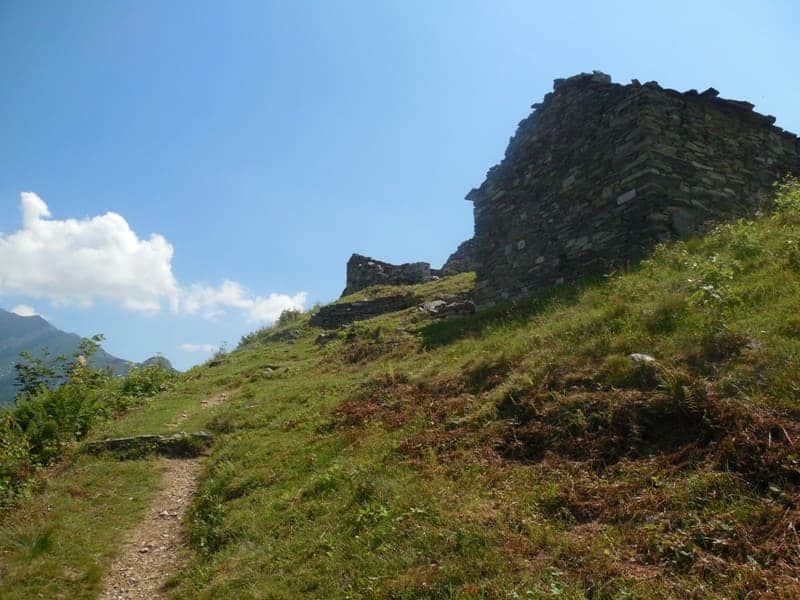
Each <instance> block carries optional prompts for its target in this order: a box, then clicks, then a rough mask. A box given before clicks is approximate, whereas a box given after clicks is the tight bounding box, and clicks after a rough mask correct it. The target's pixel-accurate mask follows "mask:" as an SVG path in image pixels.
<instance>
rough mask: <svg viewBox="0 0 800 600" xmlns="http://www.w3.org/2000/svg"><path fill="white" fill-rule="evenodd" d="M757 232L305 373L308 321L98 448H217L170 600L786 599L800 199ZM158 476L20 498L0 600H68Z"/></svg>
mask: <svg viewBox="0 0 800 600" xmlns="http://www.w3.org/2000/svg"><path fill="white" fill-rule="evenodd" d="M778 204H779V210H778V212H777V213H776V214H775V215H773V216H764V217H761V218H759V219H757V220H755V221H752V222H741V223H738V224H736V225H731V226H726V227H721V228H719V229H717V230H716V231H714V232H713V233H712V234H710V235H707V236H705V237H703V238H697V239H692V240H688V241H686V242H681V243H677V244H674V245H671V246H665V247H661V248H659V249H658V250H657V251H656V252H655V254H654V256H653V257H652V259H650V260H647V261H645V262H643V263H642V264H641V265H639V266H637V267H636V268H634V269H632V270H630V271H629V272H625V273H617V274H613V275H611V276H609V277H606V278H603V279H601V280H592V281H584V282H581V283H579V284H576V285H570V286H562V287H558V288H554V289H552V290H548V291H546V292H543V294H542V295H541V296H539V297H537V298H532V299H531V300H529V301H527V302H525V303H522V304H518V305H514V306H504V307H498V308H495V309H492V310H488V311H482V312H479V313H478V314H476V315H474V316H472V317H465V318H454V319H452V320H447V321H434V320H432V319H431V318H430V317H428V316H426V315H425V314H424V313H423V312H422V311H420V310H419V309H409V310H406V311H403V312H400V313H395V314H392V315H387V316H385V317H381V318H377V319H374V320H371V321H365V322H360V323H356V324H354V325H353V326H350V327H347V328H346V329H344V330H342V331H340V332H339V333H338V336H337V337H336V339H334V340H332V341H330V342H328V343H326V344H324V345H318V344H317V343H316V339H317V336H318V335H319V333H320V330H318V329H314V328H312V327H310V326H309V325H308V323H307V320H308V315H303V316H301V317H300V318H299V319H298V320H297V321H295V322H292V323H288V324H286V325H284V326H282V327H283V329H286V330H298V331H299V332H300V334H299V337H298V339H297V340H296V341H295V342H290V341H287V340H290V339H291V337H293V336H281V335H276V334H280V333H281V331H282V329H280V328H278V329H271V330H265V331H262V332H257V333H255V334H253V335H251V336H248V338H247V339H246V340H243V344H242V345H241V346H240V348H238V349H237V350H236V351H235V352H233V353H231V354H229V355H227V356H225V357H223V358H220V359H217V360H214V361H211V362H210V363H208V364H207V365H204V366H202V367H198V368H195V369H193V370H192V371H190V372H188V373H186V374H185V375H183V376H182V378H183V380H182V382H181V383H180V384H178V385H177V386H176V387H174V388H172V389H171V390H170V391H169V392H167V393H165V394H163V395H161V396H159V397H157V398H156V399H155V400H153V401H152V402H150V403H149V404H147V405H146V406H144V407H143V408H141V409H136V410H133V411H131V412H130V413H128V414H127V415H126V416H125V417H124V418H122V419H120V420H117V421H113V422H111V423H109V424H108V425H107V426H106V427H105V428H104V429H103V430H102V431H98V432H97V433H96V434H95V435H94V437H100V436H104V435H123V434H132V433H144V432H148V433H149V432H169V431H173V430H176V429H184V430H199V429H207V430H209V431H212V432H214V433H215V434H216V435H217V438H218V439H217V443H216V445H215V447H214V449H213V453H212V455H211V456H210V458H209V459H208V463H207V473H206V476H205V478H204V479H203V481H202V482H201V486H200V489H199V492H198V495H197V498H196V500H195V503H194V506H193V508H192V512H191V531H190V537H191V540H190V541H191V545H192V548H193V549H194V558H193V559H192V562H191V563H190V564H188V565H187V566H186V568H185V570H184V571H183V572H182V573H181V574H180V575H178V576H176V577H175V578H174V579H173V580H172V581H171V587H170V590H169V594H170V595H172V596H174V597H176V598H301V597H314V598H375V597H381V598H383V597H389V598H549V597H564V598H583V597H587V598H622V597H634V598H687V597H698V598H699V597H702V598H731V597H743V596H746V595H747V594H751V595H752V596H762V597H769V595H770V594H771V597H796V596H795V594H796V591H797V589H798V582H799V581H800V538H799V537H798V534H797V532H796V528H797V526H798V519H800V511H798V500H800V470H798V466H800V465H799V463H800V420H799V418H800V313H798V308H799V307H800V300H799V299H800V187H798V186H797V185H788V186H786V187H785V188H784V189H783V190H782V192H781V194H780V196H779V201H778ZM472 285H473V276H472V275H469V274H466V275H460V276H456V277H452V278H447V279H444V280H441V281H437V282H432V283H429V284H425V285H421V286H414V287H412V288H409V290H410V291H412V292H413V293H415V294H417V295H418V296H419V297H420V298H435V297H436V296H437V295H440V294H442V293H453V292H461V291H467V290H469V289H470V288H471V286H472ZM384 292H385V290H375V289H373V290H368V291H366V292H363V293H361V294H360V295H361V296H363V295H369V294H380V293H384ZM346 300H347V298H345V299H343V301H346ZM631 353H641V354H647V355H649V356H651V357H653V358H654V359H655V360H653V361H649V360H646V359H640V360H638V361H637V360H633V359H631V358H630V357H629V355H630V354H631ZM221 391H225V392H226V393H227V397H228V399H227V401H226V402H224V403H222V404H220V405H219V406H213V407H211V408H209V409H208V410H204V411H200V410H198V406H199V404H200V403H201V401H202V400H203V399H204V398H208V397H211V396H213V395H216V394H218V393H220V392H221ZM181 416H182V418H183V419H184V420H183V421H182V422H180V421H181ZM157 465H158V463H156V462H154V461H153V460H151V459H142V460H139V461H129V462H114V461H113V460H111V459H103V458H88V457H85V456H84V457H79V458H76V459H73V461H72V462H69V463H68V464H65V465H64V466H63V467H62V471H61V472H60V473H58V474H54V475H52V476H51V477H49V478H47V479H45V480H43V482H42V491H41V492H40V493H39V494H37V495H36V496H34V497H33V498H32V499H31V500H30V502H29V503H28V504H27V505H26V506H25V508H22V509H19V510H16V511H14V512H11V513H8V514H7V515H6V516H5V517H4V523H3V526H2V534H1V535H2V537H0V552H2V554H0V556H2V561H0V564H2V566H0V577H1V578H2V579H1V580H0V581H1V582H0V596H1V597H3V598H34V597H58V595H59V594H61V595H62V597H79V595H80V597H91V594H92V593H94V592H96V591H97V589H98V587H97V586H98V580H99V577H100V576H101V574H102V572H103V569H104V568H106V566H107V562H108V557H109V556H111V555H113V553H114V552H115V543H117V542H116V541H115V540H118V538H119V535H122V534H124V531H125V529H126V528H127V527H129V526H130V525H131V523H132V522H134V521H135V520H136V518H137V516H138V515H140V514H141V512H142V510H143V506H144V505H145V504H146V498H147V497H148V495H149V494H152V490H153V488H154V486H155V485H156V484H155V475H154V474H153V473H154V470H155V469H157V468H158V466H157ZM109 532H114V535H111V534H110V533H109ZM43 536H46V539H47V543H44V544H42V543H37V540H41V539H42V537H43Z"/></svg>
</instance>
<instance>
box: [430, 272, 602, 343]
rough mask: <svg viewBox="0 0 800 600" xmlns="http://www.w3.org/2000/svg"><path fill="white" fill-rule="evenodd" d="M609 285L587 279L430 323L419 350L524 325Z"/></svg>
mask: <svg viewBox="0 0 800 600" xmlns="http://www.w3.org/2000/svg"><path fill="white" fill-rule="evenodd" d="M609 283H610V282H609V281H608V279H607V278H606V277H604V276H602V275H593V276H588V277H584V278H582V279H579V280H577V281H575V282H572V283H569V284H567V285H558V286H550V287H548V288H545V289H542V290H541V291H539V292H538V293H536V294H534V295H532V296H530V297H528V298H524V299H522V300H517V301H514V302H506V303H503V304H498V305H496V306H493V307H491V308H486V309H483V310H479V311H478V312H477V313H475V314H474V315H471V316H469V317H463V318H456V319H450V320H445V321H437V322H435V323H431V324H430V325H428V326H426V327H424V328H423V329H422V340H423V343H422V347H423V349H425V350H430V349H433V348H438V347H440V346H446V345H447V344H452V343H453V342H455V341H458V340H461V339H465V338H468V337H481V336H482V335H483V333H484V332H485V331H486V330H487V329H490V328H491V327H494V326H496V325H499V324H504V325H508V324H511V323H517V324H518V323H524V322H526V321H529V320H530V319H531V318H533V317H535V316H537V315H539V314H541V313H542V312H544V311H545V310H547V309H549V308H552V307H553V306H571V305H575V304H577V303H578V302H579V301H580V299H581V296H582V295H583V293H584V292H585V291H587V290H588V289H591V288H597V287H606V286H608V285H609Z"/></svg>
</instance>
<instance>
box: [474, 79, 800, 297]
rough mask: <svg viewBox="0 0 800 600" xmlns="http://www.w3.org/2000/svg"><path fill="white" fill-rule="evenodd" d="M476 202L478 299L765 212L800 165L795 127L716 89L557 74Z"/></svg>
mask: <svg viewBox="0 0 800 600" xmlns="http://www.w3.org/2000/svg"><path fill="white" fill-rule="evenodd" d="M533 108H534V109H535V110H534V112H533V113H532V114H531V115H530V116H529V117H527V118H526V119H524V120H523V121H522V122H521V123H520V124H519V127H518V129H517V132H516V134H515V135H514V137H513V138H512V139H511V141H510V143H509V145H508V149H507V150H506V154H505V158H504V159H503V160H502V162H501V163H500V164H499V165H496V166H495V167H492V168H491V169H490V170H489V172H488V174H487V177H486V180H485V181H484V183H483V184H482V185H481V186H480V187H479V188H477V189H474V190H472V191H471V192H470V193H469V194H468V195H467V199H468V200H470V201H472V202H473V204H474V215H475V238H474V254H475V264H474V267H475V270H476V272H477V284H476V300H477V301H478V303H479V304H482V305H489V304H493V303H495V302H498V301H503V300H509V299H514V298H518V297H521V296H524V295H526V294H529V293H531V292H534V291H535V290H537V289H539V288H542V287H544V286H549V285H553V284H557V283H560V282H563V281H567V280H571V279H575V278H577V277H580V276H583V275H588V274H593V273H605V272H608V271H610V270H612V269H613V268H614V267H615V266H618V265H621V264H624V263H627V262H629V261H632V260H635V259H638V258H640V257H642V256H644V255H645V254H646V253H647V252H648V251H649V250H651V249H652V247H653V246H654V245H655V244H656V243H658V242H660V241H663V240H668V239H671V238H673V237H676V236H684V235H687V234H691V233H692V232H695V231H700V230H702V229H704V228H706V227H707V226H709V224H711V223H716V222H720V221H724V220H728V219H732V218H735V217H739V216H744V215H747V214H750V213H752V212H753V211H754V210H755V209H757V208H759V207H763V206H765V205H766V204H768V202H769V198H770V191H771V183H772V182H773V181H775V179H776V178H778V177H780V176H782V175H784V174H787V173H791V172H795V173H798V172H800V158H798V157H799V156H800V145H799V144H798V139H797V137H796V136H795V135H793V134H791V133H788V132H786V131H783V130H782V129H780V128H778V127H775V126H774V125H773V123H774V121H775V119H774V118H773V117H768V116H763V115H760V114H758V113H755V112H753V110H752V109H753V106H752V105H751V104H749V103H746V102H739V101H733V100H724V99H721V98H719V97H718V95H717V92H716V90H713V89H709V90H706V91H705V92H703V93H697V92H696V91H689V92H686V93H679V92H676V91H674V90H669V89H663V88H661V87H660V86H659V85H658V84H656V83H655V82H650V83H646V84H643V85H642V84H640V83H639V82H638V81H635V80H634V81H633V82H632V83H631V84H629V85H619V84H613V83H611V79H610V77H609V76H608V75H605V74H602V73H599V72H595V73H594V74H581V75H577V76H575V77H571V78H569V79H566V80H556V81H555V85H554V91H553V92H551V93H549V94H547V95H546V96H545V98H544V100H543V102H542V103H541V104H534V105H533Z"/></svg>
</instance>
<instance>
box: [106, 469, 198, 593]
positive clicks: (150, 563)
mask: <svg viewBox="0 0 800 600" xmlns="http://www.w3.org/2000/svg"><path fill="white" fill-rule="evenodd" d="M161 460H162V464H165V465H166V467H167V469H166V471H164V475H163V476H162V478H161V490H160V491H159V492H158V494H157V495H156V497H155V498H154V499H153V502H152V503H151V504H150V506H149V507H148V509H147V514H145V517H144V520H142V521H141V522H140V523H139V524H138V525H137V526H136V528H135V529H134V530H133V531H132V532H130V535H129V537H128V538H127V539H126V540H125V542H124V543H123V545H122V548H121V549H120V553H119V556H118V557H117V559H116V560H115V561H114V563H113V564H112V565H111V570H110V572H109V574H108V575H107V577H106V581H105V585H104V586H103V592H102V593H101V594H100V598H101V599H102V600H122V599H125V600H129V599H136V600H150V599H152V598H158V597H159V596H160V595H161V588H162V586H163V585H164V583H166V581H167V580H168V579H169V577H170V576H171V575H174V574H175V573H176V571H177V570H178V567H179V565H180V564H181V558H182V556H181V554H182V548H183V547H184V521H185V517H186V512H187V510H188V508H189V506H190V504H191V501H192V495H193V494H194V490H195V487H196V485H197V478H198V476H199V475H200V471H201V469H202V458H193V459H188V460H186V459H166V458H165V459H161Z"/></svg>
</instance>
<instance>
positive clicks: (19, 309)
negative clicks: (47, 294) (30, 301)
mask: <svg viewBox="0 0 800 600" xmlns="http://www.w3.org/2000/svg"><path fill="white" fill-rule="evenodd" d="M11 312H12V313H14V314H15V315H19V316H20V317H34V316H36V315H38V314H39V313H38V312H36V309H35V308H33V307H32V306H28V305H27V304H17V305H16V306H15V307H14V308H12V309H11Z"/></svg>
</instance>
